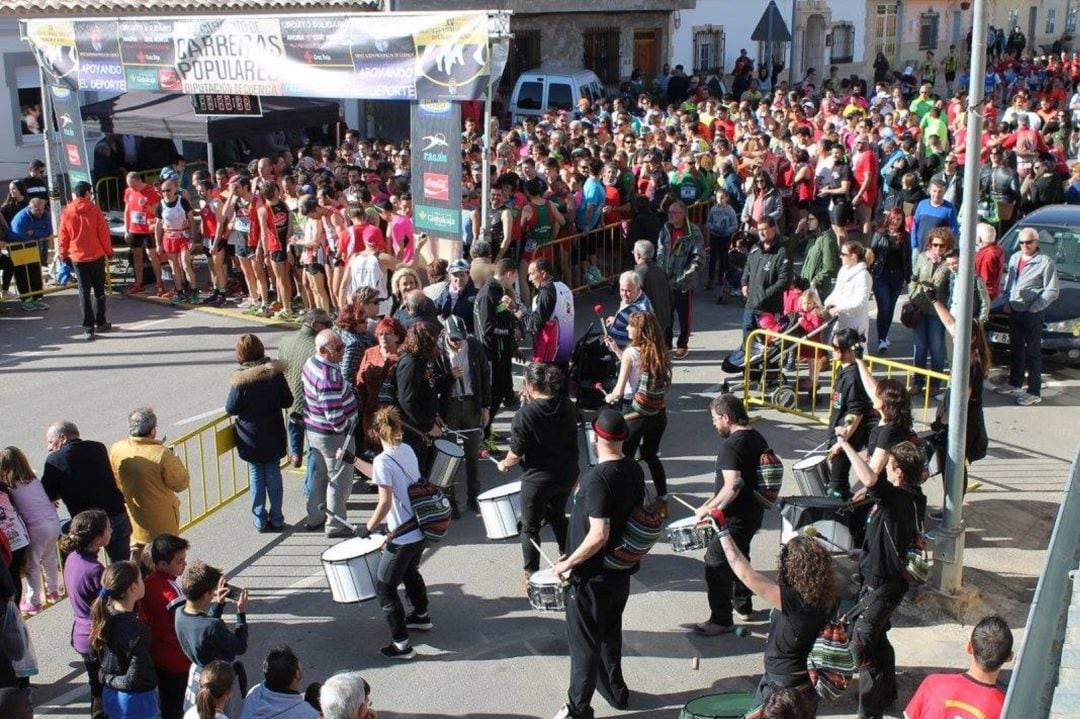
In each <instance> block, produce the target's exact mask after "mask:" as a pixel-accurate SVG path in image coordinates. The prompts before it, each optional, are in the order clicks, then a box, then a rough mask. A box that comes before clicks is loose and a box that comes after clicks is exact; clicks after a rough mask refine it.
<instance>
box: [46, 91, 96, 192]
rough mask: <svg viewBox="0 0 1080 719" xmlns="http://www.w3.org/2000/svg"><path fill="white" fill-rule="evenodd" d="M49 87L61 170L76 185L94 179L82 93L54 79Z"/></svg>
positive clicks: (72, 185) (72, 184)
mask: <svg viewBox="0 0 1080 719" xmlns="http://www.w3.org/2000/svg"><path fill="white" fill-rule="evenodd" d="M46 87H47V89H48V93H49V97H48V102H49V103H50V104H51V106H52V116H53V118H54V120H55V122H56V127H57V128H58V130H59V135H60V150H59V155H60V168H61V171H62V172H64V173H65V174H67V176H68V179H69V180H70V186H71V187H75V183H77V182H91V178H90V157H89V156H88V155H87V154H86V135H85V134H83V124H82V112H81V108H80V107H79V93H77V92H75V91H74V90H72V89H71V88H70V87H68V86H67V85H64V84H62V83H58V82H54V81H53V80H52V79H51V78H50V80H49V81H48V82H47V83H46ZM65 202H66V199H65Z"/></svg>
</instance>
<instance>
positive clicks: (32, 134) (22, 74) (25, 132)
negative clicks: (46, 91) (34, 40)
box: [15, 65, 44, 144]
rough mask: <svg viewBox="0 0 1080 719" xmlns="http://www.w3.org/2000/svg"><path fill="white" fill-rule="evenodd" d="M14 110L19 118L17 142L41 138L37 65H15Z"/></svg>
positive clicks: (21, 142) (39, 89)
mask: <svg viewBox="0 0 1080 719" xmlns="http://www.w3.org/2000/svg"><path fill="white" fill-rule="evenodd" d="M15 110H16V112H17V113H18V118H19V122H18V126H19V130H20V131H19V133H18V135H17V137H19V138H20V140H19V143H20V144H23V143H25V142H27V141H28V140H29V141H30V142H34V141H35V140H34V138H38V139H40V138H42V137H43V136H42V132H43V130H44V128H43V126H42V122H41V76H40V74H39V71H38V66H37V65H17V66H16V67H15Z"/></svg>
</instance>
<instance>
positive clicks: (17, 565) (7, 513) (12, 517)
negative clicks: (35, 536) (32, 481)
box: [0, 483, 30, 604]
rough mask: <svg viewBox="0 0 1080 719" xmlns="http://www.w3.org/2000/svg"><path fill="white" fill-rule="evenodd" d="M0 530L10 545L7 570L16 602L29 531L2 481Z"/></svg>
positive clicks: (20, 595) (18, 597)
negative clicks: (12, 584)
mask: <svg viewBox="0 0 1080 719" xmlns="http://www.w3.org/2000/svg"><path fill="white" fill-rule="evenodd" d="M0 532H2V533H3V535H4V537H6V538H7V541H8V546H10V547H11V561H10V562H8V571H9V572H11V579H12V580H13V581H14V582H15V596H14V600H15V603H16V604H19V603H20V602H21V600H22V571H23V565H25V564H26V554H27V551H28V549H29V547H30V533H29V532H27V531H26V525H25V524H23V521H22V518H21V517H20V516H19V513H18V512H17V511H15V504H14V503H13V502H12V500H11V490H10V489H9V488H8V486H7V485H6V484H4V483H0Z"/></svg>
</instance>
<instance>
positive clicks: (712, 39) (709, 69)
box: [694, 25, 724, 73]
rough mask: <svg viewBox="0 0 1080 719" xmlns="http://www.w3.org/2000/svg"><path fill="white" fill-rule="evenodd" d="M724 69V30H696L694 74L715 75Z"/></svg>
mask: <svg viewBox="0 0 1080 719" xmlns="http://www.w3.org/2000/svg"><path fill="white" fill-rule="evenodd" d="M723 67H724V28H723V27H722V26H715V25H705V26H703V27H695V28H694V72H700V73H715V72H719V71H720V69H721V68H723Z"/></svg>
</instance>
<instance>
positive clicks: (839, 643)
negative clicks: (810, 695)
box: [806, 584, 892, 700]
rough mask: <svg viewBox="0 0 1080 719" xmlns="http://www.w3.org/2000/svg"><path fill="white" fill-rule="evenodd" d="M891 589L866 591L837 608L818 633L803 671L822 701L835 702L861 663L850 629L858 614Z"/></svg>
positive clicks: (882, 587)
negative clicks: (843, 607) (847, 605)
mask: <svg viewBox="0 0 1080 719" xmlns="http://www.w3.org/2000/svg"><path fill="white" fill-rule="evenodd" d="M891 587H892V585H890V584H883V585H881V586H880V587H878V588H877V589H874V590H872V591H870V592H867V594H866V596H864V597H863V598H862V599H860V600H859V601H858V602H857V603H856V604H855V606H853V607H851V608H850V609H847V610H846V611H841V609H840V607H837V609H836V613H835V614H833V617H832V619H830V620H829V621H827V622H826V623H825V626H824V627H822V628H821V631H820V632H818V635H817V639H815V640H814V646H813V647H811V649H810V653H809V654H808V655H807V656H806V670H807V672H808V673H809V675H810V683H811V684H812V685H813V687H814V690H815V691H816V692H817V694H818V696H820V697H822V698H823V699H830V700H831V699H837V698H838V697H839V696H840V695H841V694H843V693H844V692H845V691H846V690H847V688H848V687H849V686H850V685H851V678H852V677H853V676H854V675H855V670H856V669H858V668H859V667H861V666H863V665H864V664H865V662H863V661H862V656H861V654H862V650H861V649H862V648H861V647H860V646H859V645H858V644H857V643H856V642H855V633H854V631H853V630H852V628H853V627H854V625H855V621H856V620H857V619H858V618H859V615H860V614H862V613H863V610H864V609H866V608H867V607H868V606H870V603H871V602H872V601H874V600H875V599H876V598H877V596H878V594H880V593H882V591H883V590H885V589H888V588H891Z"/></svg>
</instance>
